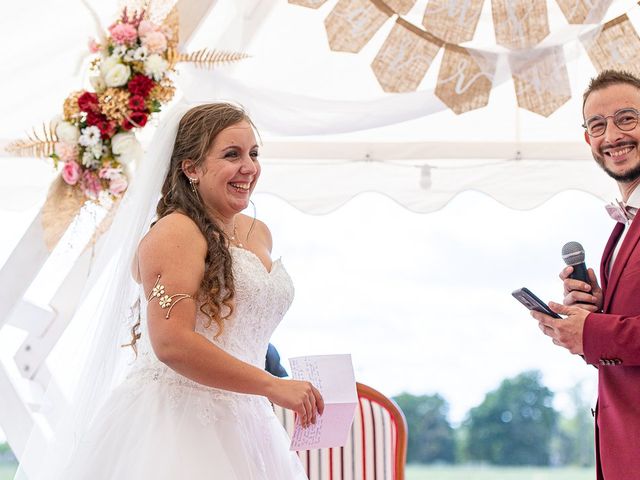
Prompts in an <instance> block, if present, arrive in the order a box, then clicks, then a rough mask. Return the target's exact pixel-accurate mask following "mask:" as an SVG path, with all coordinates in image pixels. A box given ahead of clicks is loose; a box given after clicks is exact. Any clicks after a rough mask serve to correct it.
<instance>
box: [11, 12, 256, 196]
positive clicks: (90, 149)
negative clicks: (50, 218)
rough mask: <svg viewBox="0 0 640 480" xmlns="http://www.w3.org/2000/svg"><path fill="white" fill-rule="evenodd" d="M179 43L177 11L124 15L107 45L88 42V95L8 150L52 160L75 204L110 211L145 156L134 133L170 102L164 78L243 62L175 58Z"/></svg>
mask: <svg viewBox="0 0 640 480" xmlns="http://www.w3.org/2000/svg"><path fill="white" fill-rule="evenodd" d="M178 44H179V39H178V10H177V8H174V9H173V10H171V11H170V12H169V13H168V14H166V15H165V17H164V18H163V20H162V24H156V23H154V22H152V21H151V20H150V19H149V16H148V15H146V14H145V12H144V11H142V12H140V13H138V12H135V13H133V14H129V13H127V10H126V8H125V9H124V10H123V12H122V14H121V15H120V17H119V18H118V19H117V20H116V21H115V22H114V23H113V24H112V25H111V26H110V27H109V28H108V29H107V32H106V33H105V35H104V38H102V39H101V40H100V41H99V42H98V41H96V40H94V39H92V40H90V41H89V51H90V52H91V53H92V54H95V55H96V58H95V59H94V60H93V61H92V63H91V76H90V83H91V87H92V88H91V90H80V91H76V92H73V93H72V94H71V95H69V96H68V97H67V98H66V100H65V101H64V106H63V115H62V118H59V119H57V120H55V121H53V122H51V124H50V125H49V126H48V127H47V126H43V128H42V133H38V132H36V130H35V129H34V130H33V133H32V134H31V135H27V136H28V139H26V140H16V141H14V142H11V143H10V144H9V145H8V147H7V148H6V151H7V152H9V153H12V154H15V155H18V156H32V157H50V158H52V159H53V161H54V165H55V167H56V168H58V167H59V166H60V165H61V166H62V169H61V175H60V177H61V178H62V180H61V182H63V184H64V185H67V186H68V187H69V188H71V189H73V191H72V193H73V197H74V198H76V197H77V198H78V200H81V201H82V203H84V201H86V200H91V201H93V202H98V203H100V204H101V205H103V206H104V207H107V208H109V207H110V206H111V205H112V204H113V201H114V200H117V199H118V198H119V197H121V196H122V194H123V193H124V192H125V190H126V189H127V186H128V184H129V179H128V176H127V171H126V170H127V165H129V164H131V163H132V162H134V161H137V160H138V159H140V158H141V157H142V154H143V149H142V146H141V144H140V143H139V142H138V140H137V139H136V135H135V131H136V130H137V129H140V128H144V126H145V125H146V124H147V122H148V121H149V118H150V116H151V115H152V114H154V113H156V112H160V110H161V108H162V107H163V106H164V105H165V104H166V103H168V102H169V101H170V100H171V99H172V98H173V96H174V93H175V87H174V85H173V82H172V80H171V78H170V77H169V75H170V74H171V72H173V71H174V70H175V66H176V64H178V63H191V64H195V65H196V66H200V67H205V68H213V67H216V66H219V65H222V64H227V63H231V62H237V61H240V60H243V59H245V58H247V55H246V54H244V53H236V52H224V51H218V50H210V49H207V48H203V49H201V50H197V51H195V52H192V53H179V52H178ZM61 191H62V190H60V189H57V190H54V189H52V190H51V191H50V196H49V197H48V198H47V202H46V203H45V205H48V204H49V203H50V202H51V203H52V204H53V203H57V202H61V201H62V200H61V197H60V195H59V193H60V192H61ZM51 195H53V196H51ZM68 196H69V195H67V197H68ZM80 207H81V205H77V208H78V209H79V208H80Z"/></svg>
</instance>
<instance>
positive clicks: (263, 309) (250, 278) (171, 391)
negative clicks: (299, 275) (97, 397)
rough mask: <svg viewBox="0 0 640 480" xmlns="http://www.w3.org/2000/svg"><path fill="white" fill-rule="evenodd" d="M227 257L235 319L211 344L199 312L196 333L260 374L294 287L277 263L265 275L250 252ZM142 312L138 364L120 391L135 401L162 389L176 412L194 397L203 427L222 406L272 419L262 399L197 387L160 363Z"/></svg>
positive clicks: (234, 252) (212, 333)
mask: <svg viewBox="0 0 640 480" xmlns="http://www.w3.org/2000/svg"><path fill="white" fill-rule="evenodd" d="M230 251H231V254H232V258H233V274H234V280H235V288H236V295H235V309H234V313H233V315H232V316H231V317H230V318H228V319H226V320H225V324H224V330H223V332H222V334H221V335H220V336H219V337H217V338H214V337H215V334H216V328H215V325H214V326H212V327H210V328H205V327H204V326H205V325H206V323H207V321H208V317H207V316H206V315H204V314H202V313H201V312H200V311H199V310H198V313H197V317H196V332H197V333H199V334H201V335H202V336H204V337H205V338H207V339H208V340H209V341H211V342H213V343H215V344H216V345H218V346H219V347H220V348H222V349H223V350H225V351H226V352H228V353H230V354H231V355H233V356H235V357H236V358H238V359H240V360H242V361H245V362H247V363H251V364H252V365H254V366H256V367H259V368H264V362H265V355H266V352H267V346H268V344H269V339H270V338H271V334H272V333H273V331H274V330H275V328H276V327H277V325H278V324H279V323H280V321H281V320H282V317H283V316H284V314H285V313H286V311H287V309H288V308H289V305H290V304H291V301H292V300H293V293H294V291H293V284H292V282H291V278H290V277H289V275H288V273H287V272H286V270H285V269H284V266H283V265H282V262H281V261H280V260H276V261H274V262H273V265H272V267H271V271H270V272H269V271H267V269H266V268H265V267H264V265H263V264H262V262H261V261H260V259H259V258H258V257H257V256H256V255H255V254H253V252H250V251H248V250H244V249H240V248H236V247H231V248H230ZM146 306H147V305H146V302H144V301H143V302H142V305H141V316H142V324H141V333H142V337H141V339H140V341H139V342H138V345H139V346H138V358H137V359H136V360H135V362H134V364H133V366H132V369H131V371H130V372H129V374H128V375H127V378H126V380H125V382H124V384H123V386H122V388H125V389H126V390H127V392H128V393H129V394H131V395H134V396H138V395H140V394H142V392H143V391H144V390H145V389H147V388H153V386H154V385H155V386H158V387H161V388H164V389H166V395H167V398H168V401H169V403H170V405H171V406H172V407H174V408H175V407H176V406H178V405H179V404H180V402H181V401H182V400H183V399H184V398H185V397H188V396H196V405H197V409H198V411H197V412H196V415H197V416H198V419H199V420H200V421H201V423H202V424H204V425H207V424H209V423H211V422H215V421H216V420H218V417H217V413H216V412H218V411H220V408H219V407H221V406H224V411H225V412H227V413H228V412H231V414H232V415H234V416H236V415H237V414H238V412H239V411H240V409H242V411H243V412H247V411H250V412H254V413H255V414H256V415H258V416H262V415H263V414H271V413H272V412H271V406H270V404H269V402H268V400H267V399H266V398H264V397H260V396H255V395H245V394H240V393H235V392H230V391H227V390H221V389H217V388H212V387H207V386H204V385H201V384H199V383H197V382H194V381H192V380H190V379H188V378H186V377H184V376H182V375H180V374H178V373H177V372H175V371H174V370H172V369H171V368H169V367H168V366H167V365H165V364H164V363H162V362H160V361H159V360H158V359H157V357H156V356H155V353H154V352H153V349H152V347H151V343H150V341H149V333H148V329H147V324H146Z"/></svg>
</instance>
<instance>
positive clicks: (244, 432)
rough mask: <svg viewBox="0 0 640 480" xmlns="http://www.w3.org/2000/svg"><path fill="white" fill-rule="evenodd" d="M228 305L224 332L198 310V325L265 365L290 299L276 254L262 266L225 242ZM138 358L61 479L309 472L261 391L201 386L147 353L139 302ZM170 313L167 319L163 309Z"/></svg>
mask: <svg viewBox="0 0 640 480" xmlns="http://www.w3.org/2000/svg"><path fill="white" fill-rule="evenodd" d="M231 255H232V259H233V273H234V279H235V287H236V296H235V311H234V314H233V316H232V317H231V318H229V319H227V320H226V321H225V327H224V332H223V333H222V335H220V337H218V338H217V339H214V334H215V331H216V328H215V326H214V327H212V328H209V329H205V328H204V322H206V320H207V318H206V317H205V316H204V315H202V314H201V313H198V317H197V327H196V330H197V332H198V333H200V334H201V335H203V336H205V337H206V338H207V339H209V340H210V341H211V342H213V343H215V344H217V345H219V346H220V347H221V348H223V349H224V350H226V351H227V352H229V353H230V354H232V355H234V356H235V357H237V358H239V359H241V360H243V361H245V362H248V363H251V364H252V365H255V366H257V367H260V368H263V367H264V362H265V354H266V351H267V346H268V342H269V338H270V337H271V334H272V332H273V330H274V329H275V328H276V326H277V325H278V323H279V322H280V320H281V319H282V317H283V315H284V314H285V312H286V311H287V309H288V307H289V305H290V303H291V301H292V299H293V285H292V283H291V279H290V277H289V275H288V274H287V272H286V270H285V269H284V267H283V265H282V263H281V261H280V260H276V261H275V262H273V265H272V268H271V271H270V272H269V271H267V270H266V269H265V267H264V265H263V264H262V262H261V261H260V260H259V259H258V257H256V256H255V255H254V254H253V253H252V252H250V251H248V250H244V249H241V248H235V247H232V248H231ZM142 303H143V304H144V305H143V306H142V307H141V308H142V312H141V315H142V324H141V332H142V337H141V339H140V340H139V342H138V358H137V359H136V360H135V362H134V363H133V365H132V370H131V371H130V372H129V373H128V375H127V377H126V380H125V381H124V383H123V384H122V385H120V386H119V387H118V388H117V389H116V390H115V391H114V392H113V393H112V395H111V397H110V398H109V399H108V400H107V401H106V403H105V406H104V407H103V408H102V409H101V411H100V413H99V415H98V417H97V419H96V421H95V422H94V424H93V425H92V427H91V429H90V433H89V434H88V435H87V438H84V439H81V441H80V442H79V446H78V450H77V451H76V453H75V454H74V456H73V461H72V462H71V464H70V465H69V468H68V469H67V471H66V472H65V473H64V475H63V477H62V478H64V479H65V480H71V479H73V480H76V479H77V480H80V479H82V480H89V479H90V480H103V479H104V480H107V479H109V480H115V479H118V480H127V479H136V480H139V479H149V480H152V479H153V480H169V479H171V480H178V479H189V480H204V479H220V480H254V479H255V480H258V479H259V480H289V479H295V480H298V479H300V480H303V479H304V480H306V478H307V477H306V475H305V473H304V471H303V469H302V466H301V464H300V462H299V460H298V457H297V455H296V454H295V453H294V452H290V451H289V438H288V436H287V434H286V433H285V431H284V429H283V428H282V427H281V425H280V423H279V422H278V420H277V419H276V417H275V415H274V413H273V408H272V406H271V404H270V403H269V401H268V400H267V399H266V398H265V397H261V396H255V395H245V394H238V393H233V392H229V391H224V390H219V389H215V388H209V387H205V386H203V385H200V384H198V383H195V382H193V381H191V380H189V379H187V378H186V377H184V376H182V375H179V374H178V373H176V372H174V371H173V370H171V369H170V368H169V367H167V366H166V365H165V364H163V363H161V362H160V361H159V360H158V359H157V358H156V356H155V355H154V353H153V349H152V348H151V345H150V343H149V335H148V333H147V329H146V322H145V309H146V302H145V301H143V302H142ZM167 321H171V320H170V319H169V320H167Z"/></svg>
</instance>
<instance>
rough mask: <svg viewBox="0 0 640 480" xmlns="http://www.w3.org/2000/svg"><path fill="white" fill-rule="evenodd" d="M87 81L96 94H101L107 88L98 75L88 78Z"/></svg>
mask: <svg viewBox="0 0 640 480" xmlns="http://www.w3.org/2000/svg"><path fill="white" fill-rule="evenodd" d="M89 81H90V82H91V86H92V87H93V89H94V90H95V91H96V93H102V92H104V90H105V89H106V88H107V84H106V83H104V79H103V78H102V77H101V76H100V75H96V76H95V77H90V78H89Z"/></svg>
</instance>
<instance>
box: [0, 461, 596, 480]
mask: <svg viewBox="0 0 640 480" xmlns="http://www.w3.org/2000/svg"><path fill="white" fill-rule="evenodd" d="M15 471H16V467H15V466H13V465H11V466H9V465H1V464H0V480H12V479H13V475H14V474H15ZM594 478H595V475H594V469H593V468H498V467H421V466H414V465H410V466H408V467H407V475H406V480H593V479H594Z"/></svg>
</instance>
